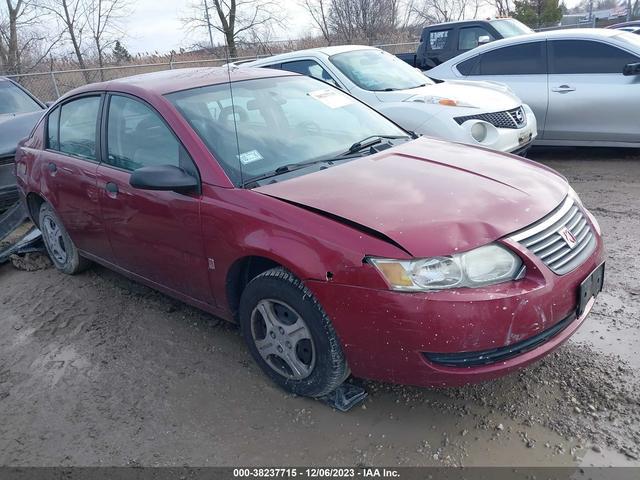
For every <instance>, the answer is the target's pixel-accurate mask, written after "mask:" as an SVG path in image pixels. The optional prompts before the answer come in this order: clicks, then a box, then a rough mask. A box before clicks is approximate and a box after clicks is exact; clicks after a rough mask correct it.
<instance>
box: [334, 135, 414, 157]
mask: <svg viewBox="0 0 640 480" xmlns="http://www.w3.org/2000/svg"><path fill="white" fill-rule="evenodd" d="M398 138H411V137H410V136H408V135H371V136H369V137H366V138H363V139H362V140H360V141H359V142H356V143H354V144H353V145H351V146H350V147H349V150H347V151H346V152H344V153H343V154H342V155H350V154H352V153H356V152H359V151H360V150H364V149H365V148H369V147H372V146H374V145H377V144H378V143H381V142H382V140H385V139H386V140H396V139H398Z"/></svg>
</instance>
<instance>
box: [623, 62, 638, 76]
mask: <svg viewBox="0 0 640 480" xmlns="http://www.w3.org/2000/svg"><path fill="white" fill-rule="evenodd" d="M622 74H623V75H625V76H627V77H630V76H631V75H640V63H627V64H626V65H625V66H624V68H623V69H622Z"/></svg>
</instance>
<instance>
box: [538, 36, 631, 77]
mask: <svg viewBox="0 0 640 480" xmlns="http://www.w3.org/2000/svg"><path fill="white" fill-rule="evenodd" d="M549 53H550V55H549V58H550V62H549V63H550V70H551V73H559V74H571V73H573V74H576V73H619V74H622V69H623V68H624V66H625V65H626V64H627V63H636V62H640V58H638V57H636V56H635V55H633V54H631V53H629V52H626V51H625V50H622V49H620V48H618V47H614V46H613V45H607V44H605V43H601V42H592V41H587V40H554V41H552V42H551V50H550V52H549Z"/></svg>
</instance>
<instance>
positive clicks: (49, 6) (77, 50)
mask: <svg viewBox="0 0 640 480" xmlns="http://www.w3.org/2000/svg"><path fill="white" fill-rule="evenodd" d="M41 7H42V8H43V9H44V10H45V11H47V12H48V13H49V14H51V15H52V16H54V17H55V18H56V19H57V20H58V21H59V23H60V24H61V27H62V31H63V32H64V33H65V34H66V36H67V37H68V40H69V42H70V43H71V47H72V48H73V53H74V55H75V57H76V60H77V61H78V66H79V67H80V69H81V70H82V74H83V76H84V79H85V81H86V82H87V83H89V82H91V78H90V76H89V72H88V71H87V70H86V69H87V65H86V63H85V59H84V50H83V48H82V43H83V39H84V35H85V31H86V28H87V15H86V11H85V3H84V2H83V0H45V2H44V3H43V4H42V6H41Z"/></svg>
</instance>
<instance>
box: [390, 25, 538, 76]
mask: <svg viewBox="0 0 640 480" xmlns="http://www.w3.org/2000/svg"><path fill="white" fill-rule="evenodd" d="M527 33H533V30H531V29H530V28H529V27H527V26H526V25H525V24H524V23H522V22H520V21H519V20H516V19H515V18H495V19H492V20H464V21H459V22H446V23H438V24H435V25H428V26H426V27H424V28H423V29H422V34H421V35H420V45H419V46H418V50H417V51H416V52H414V53H400V54H398V55H397V57H398V58H400V59H401V60H403V61H404V62H407V63H408V64H409V65H411V66H412V67H416V68H419V69H420V70H429V69H430V68H433V67H435V66H436V65H440V64H441V63H444V62H446V61H447V60H450V59H452V58H453V57H456V56H458V55H460V54H461V53H464V52H468V51H469V50H472V49H474V48H476V47H478V46H480V45H485V44H487V43H489V42H493V41H494V40H500V39H502V38H511V37H514V36H517V35H525V34H527Z"/></svg>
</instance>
